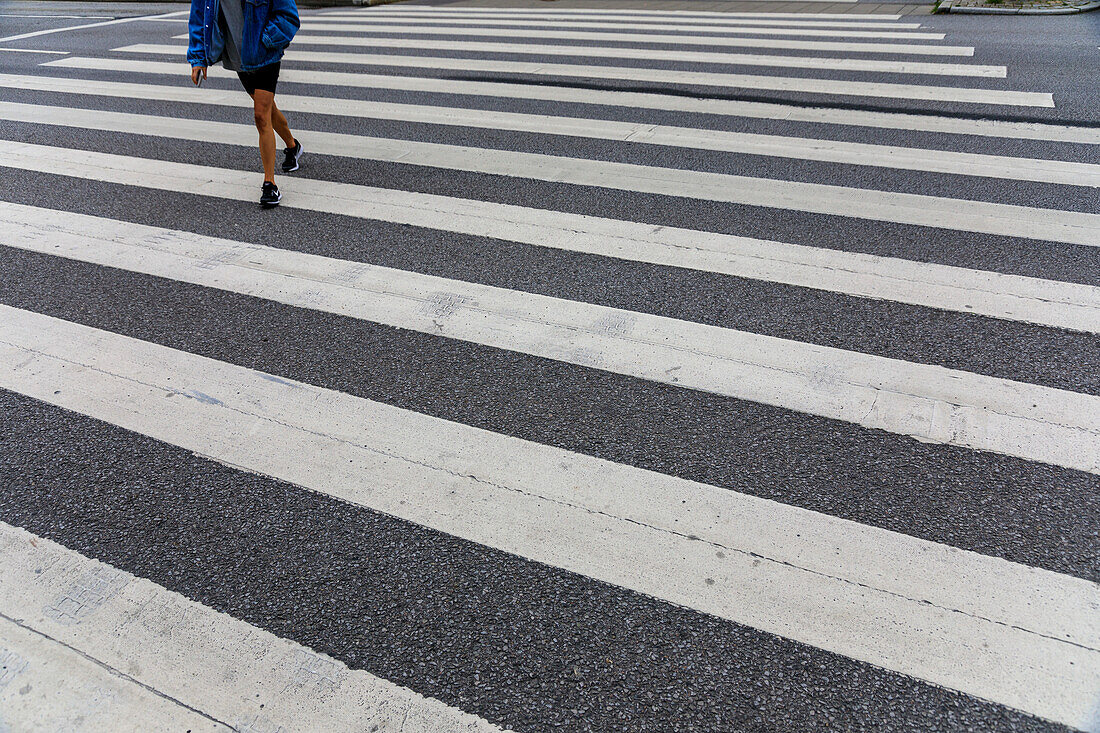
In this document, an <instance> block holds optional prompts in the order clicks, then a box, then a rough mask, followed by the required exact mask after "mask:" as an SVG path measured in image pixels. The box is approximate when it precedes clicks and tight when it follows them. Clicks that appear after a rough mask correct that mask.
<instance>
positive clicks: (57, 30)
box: [0, 10, 187, 43]
mask: <svg viewBox="0 0 1100 733" xmlns="http://www.w3.org/2000/svg"><path fill="white" fill-rule="evenodd" d="M178 15H187V11H186V10H179V11H176V12H174V13H162V14H160V15H140V16H138V17H135V18H119V19H118V20H107V21H104V22H102V23H85V24H84V25H71V26H66V27H64V28H47V29H46V30H42V31H32V32H30V33H20V34H18V35H15V36H5V37H3V38H0V43H6V42H7V41H20V40H22V39H24V38H37V37H38V36H47V35H50V34H51V33H61V32H63V31H77V30H82V29H84V28H99V27H101V26H105V25H117V24H119V23H134V22H137V21H141V20H156V19H158V18H168V17H172V16H178Z"/></svg>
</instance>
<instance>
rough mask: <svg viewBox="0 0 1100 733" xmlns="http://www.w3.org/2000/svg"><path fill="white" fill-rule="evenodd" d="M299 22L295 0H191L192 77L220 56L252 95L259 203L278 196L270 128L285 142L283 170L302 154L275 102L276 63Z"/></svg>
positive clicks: (198, 80) (274, 201)
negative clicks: (259, 170)
mask: <svg viewBox="0 0 1100 733" xmlns="http://www.w3.org/2000/svg"><path fill="white" fill-rule="evenodd" d="M299 25H300V22H299V20H298V8H297V7H296V6H295V4H294V0H191V20H190V28H189V35H190V39H189V41H188V46H187V61H188V63H190V64H191V81H192V83H194V84H195V85H201V84H202V82H203V80H204V79H206V69H207V67H208V66H212V65H213V64H216V63H218V62H219V61H220V62H221V64H222V66H224V67H225V68H227V69H230V70H232V71H236V72H237V76H238V77H240V80H241V84H243V85H244V89H245V91H246V92H248V94H249V96H251V97H252V107H253V112H254V115H255V120H256V129H257V130H258V131H259V133H260V160H261V161H262V162H263V168H264V182H263V187H262V188H261V191H260V205H261V206H263V207H264V208H271V207H273V206H278V205H279V202H280V201H281V200H282V194H281V193H280V192H279V187H278V186H276V185H275V133H278V134H279V137H281V138H282V139H283V142H284V143H285V144H286V148H285V149H284V151H283V152H284V158H283V165H282V169H283V172H285V173H289V172H291V171H296V170H298V167H299V160H300V159H301V157H302V144H301V143H300V142H298V140H297V139H296V138H295V137H294V134H293V133H292V132H291V131H290V126H289V125H288V124H287V121H286V117H285V116H284V115H283V113H282V112H281V111H280V110H279V108H278V106H276V104H275V85H276V83H277V82H278V81H279V64H280V62H281V60H282V57H283V51H284V50H285V49H286V47H287V46H288V45H290V41H291V39H292V38H294V34H295V33H296V32H297V31H298V27H299Z"/></svg>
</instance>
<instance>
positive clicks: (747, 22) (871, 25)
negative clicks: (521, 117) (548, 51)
mask: <svg viewBox="0 0 1100 733" xmlns="http://www.w3.org/2000/svg"><path fill="white" fill-rule="evenodd" d="M314 17H318V16H307V17H306V19H307V20H308V19H312V18H314ZM319 17H322V18H324V19H325V22H328V21H329V20H332V21H334V22H337V23H364V24H369V23H372V22H373V21H375V20H376V19H378V18H379V17H385V18H403V19H405V20H409V21H412V22H419V21H420V19H421V18H433V19H439V18H457V17H460V16H457V15H455V14H453V13H438V12H431V13H427V12H417V13H410V12H407V11H401V10H391V11H389V12H387V13H385V14H380V15H376V14H374V13H370V14H367V15H343V16H341V15H324V16H319ZM467 17H477V18H478V19H482V18H484V19H487V20H489V21H492V20H493V19H495V18H505V19H507V18H517V17H518V18H522V19H523V20H534V21H537V22H539V23H545V22H551V23H558V22H561V23H568V22H572V21H575V20H582V21H587V20H590V19H591V20H604V19H603V18H600V17H598V16H593V15H578V14H576V13H571V12H561V11H559V12H557V13H542V14H534V13H531V14H529V15H521V16H516V15H514V14H511V13H493V14H489V13H484V14H479V15H477V16H467ZM607 20H633V21H635V22H645V23H652V24H668V23H670V22H672V23H693V24H698V25H693V29H694V30H696V31H702V32H710V31H711V29H712V28H715V29H717V30H719V31H720V30H722V29H723V27H724V26H721V25H718V24H716V22H715V21H716V20H717V18H710V19H706V20H692V19H690V18H654V17H652V16H638V17H636V18H626V17H623V16H612V17H610V18H608V19H607ZM730 25H736V26H739V27H740V26H751V27H757V26H764V27H773V28H852V29H860V28H866V29H868V30H897V31H907V30H916V29H918V28H920V27H921V24H920V23H898V22H889V21H887V22H883V21H866V20H854V21H853V20H850V19H841V18H820V17H818V16H817V15H813V14H809V13H807V14H806V15H802V16H800V17H798V18H791V17H782V18H780V17H766V18H744V17H738V18H734V19H732V20H731V21H730ZM609 27H614V26H613V25H610V24H609ZM646 27H647V28H648V27H653V28H661V27H662V26H661V25H652V26H649V25H647V26H646Z"/></svg>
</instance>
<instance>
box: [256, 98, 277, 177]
mask: <svg viewBox="0 0 1100 733" xmlns="http://www.w3.org/2000/svg"><path fill="white" fill-rule="evenodd" d="M274 107H275V95H274V94H272V93H271V92H269V91H265V90H263V89H257V90H256V91H255V92H254V93H253V94H252V112H253V116H254V119H255V122H256V130H257V131H258V132H259V133H260V160H262V161H263V164H264V183H268V182H270V183H274V182H275V130H274V129H272V127H271V110H272V109H273V108H274Z"/></svg>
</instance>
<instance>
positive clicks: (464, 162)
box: [0, 102, 1100, 247]
mask: <svg viewBox="0 0 1100 733" xmlns="http://www.w3.org/2000/svg"><path fill="white" fill-rule="evenodd" d="M0 119H6V120H11V121H15V122H29V123H37V124H41V125H58V126H66V127H74V128H79V129H94V130H108V131H119V130H123V131H125V132H127V133H131V134H139V135H154V136H158V137H164V138H170V139H175V140H193V141H196V142H208V141H210V140H217V141H218V142H220V143H222V144H227V145H241V146H247V147H253V146H255V144H256V139H255V137H256V133H255V129H254V128H253V127H252V126H251V125H243V124H233V123H226V122H214V121H209V120H195V119H175V118H171V117H157V116H154V115H140V114H132V113H128V112H109V111H104V110H93V109H83V108H73V107H55V106H41V105H35V104H20V103H17V102H0ZM300 132H301V134H302V136H303V137H305V138H306V139H308V140H309V141H310V149H311V150H312V151H314V152H315V153H321V154H325V155H334V156H340V157H345V158H358V159H361V160H375V161H380V162H386V163H397V164H402V165H419V166H426V167H431V168H440V169H445V170H452V171H464V172H469V173H482V174H487V175H497V176H505V177H509V178H525V179H530V180H536V181H546V182H551V183H566V184H570V185H575V186H592V187H597V188H606V189H612V190H618V191H629V192H631V193H646V194H657V195H662V196H672V197H677V198H691V199H698V200H703V201H714V202H718V203H726V204H738V205H744V206H759V207H765V208H772V209H782V210H787V211H801V212H807V213H813V214H825V215H828V216H841V217H848V218H855V219H866V220H871V221H876V222H892V223H896V224H908V225H913V226H923V227H933V228H936V229H946V230H955V231H965V232H974V233H979V234H993V235H997V236H1006V237H1018V238H1021V239H1032V240H1038V241H1044V242H1064V243H1067V244H1079V245H1085V246H1089V247H1097V246H1100V214H1090V213H1082V212H1077V211H1062V210H1059V209H1040V208H1033V207H1028V206H1017V205H1013V204H1001V203H993V202H987V201H974V200H970V199H953V198H946V197H943V196H929V195H925V194H914V193H896V192H892V191H879V190H875V189H867V188H849V187H845V186H835V185H829V184H822V183H806V182H802V181H787V180H782V179H772V178H751V177H748V176H736V175H730V174H725V173H712V172H709V171H694V170H685V169H680V168H658V167H654V166H645V165H638V164H635V163H619V162H612V161H605V160H589V159H585V158H570V157H566V156H554V155H543V154H539V153H526V152H516V151H511V150H496V149H492V148H474V147H463V146H458V145H444V144H441V143H429V142H421V141H415V140H404V139H392V138H376V137H367V136H364V135H350V134H345V133H331V132H321V131H319V130H300ZM6 152H7V151H6Z"/></svg>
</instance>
